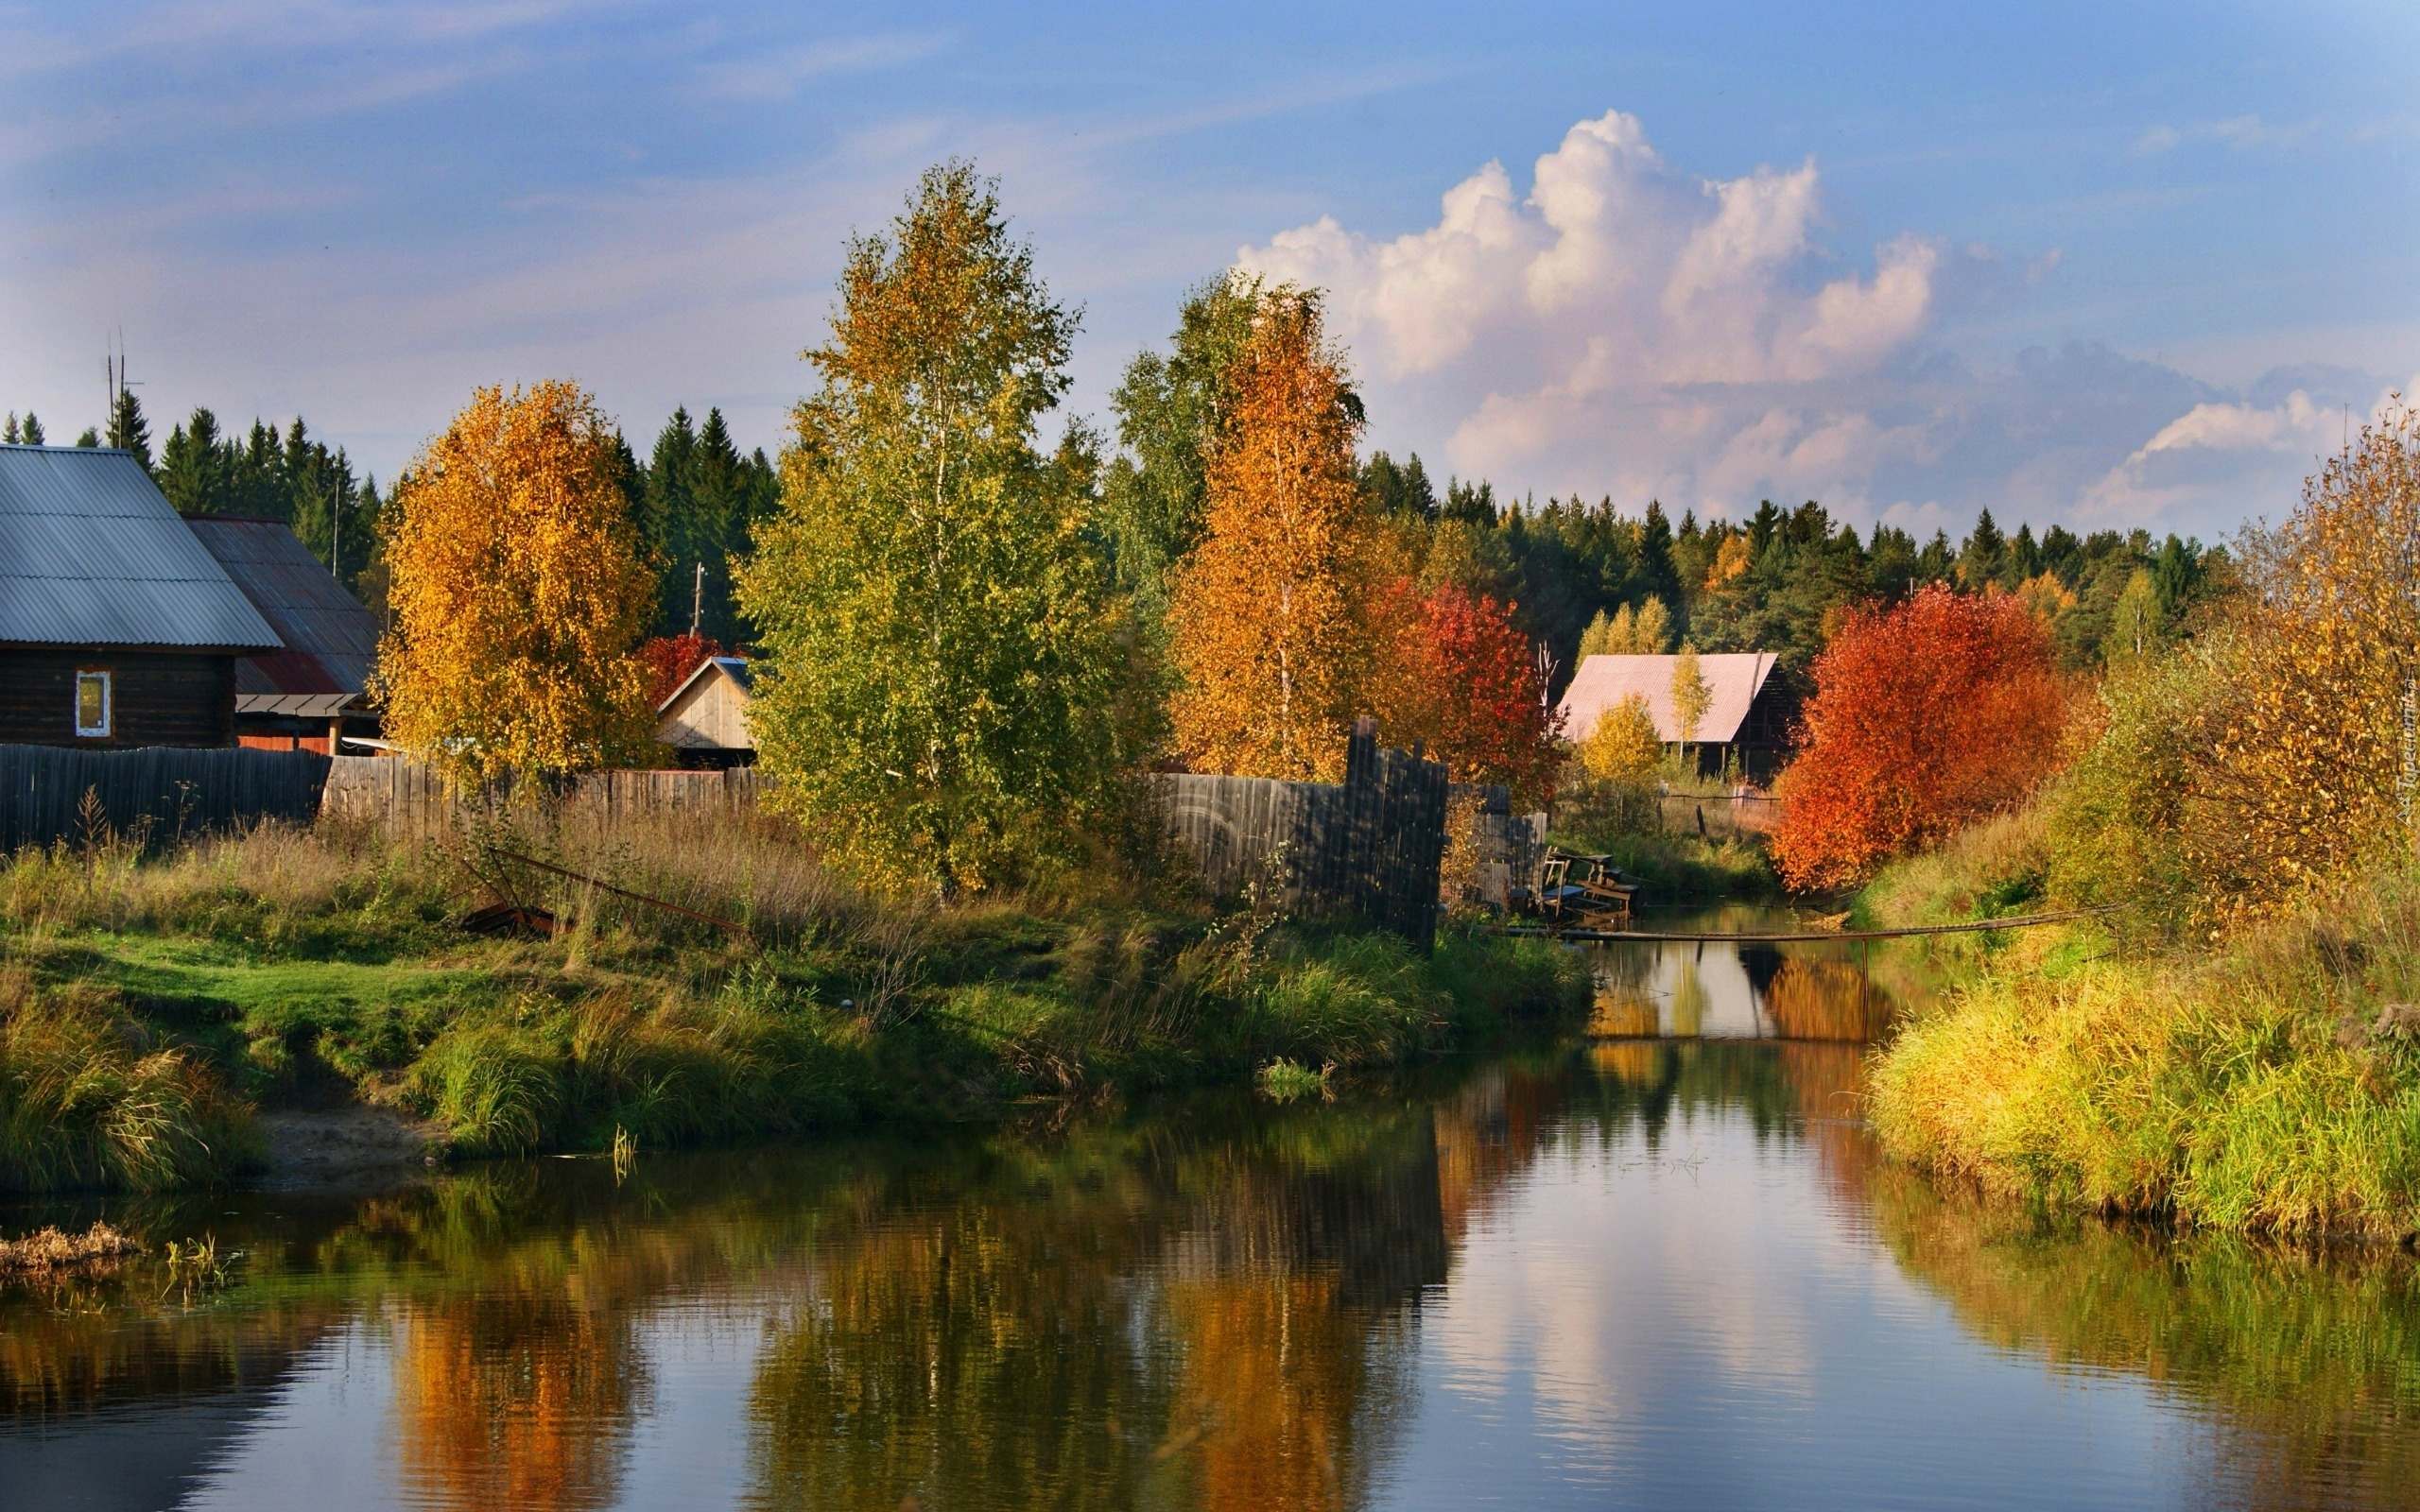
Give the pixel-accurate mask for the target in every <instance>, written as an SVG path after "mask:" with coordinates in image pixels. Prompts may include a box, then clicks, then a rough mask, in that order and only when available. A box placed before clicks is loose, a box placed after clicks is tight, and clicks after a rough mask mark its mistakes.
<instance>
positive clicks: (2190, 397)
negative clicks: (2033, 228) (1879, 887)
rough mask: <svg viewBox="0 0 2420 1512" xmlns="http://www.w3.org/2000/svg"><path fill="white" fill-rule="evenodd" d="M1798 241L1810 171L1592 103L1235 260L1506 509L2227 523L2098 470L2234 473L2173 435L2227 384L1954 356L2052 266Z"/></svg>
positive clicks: (1384, 423) (2082, 352)
mask: <svg viewBox="0 0 2420 1512" xmlns="http://www.w3.org/2000/svg"><path fill="white" fill-rule="evenodd" d="M2238 125H2239V124H2238ZM2248 130H2249V128H2248V127H2245V128H2241V129H2238V131H2237V132H2236V134H2237V135H2242V134H2244V132H2246V131H2248ZM1824 225H1825V219H1824V185H1823V181H1822V178H1821V175H1820V173H1819V170H1818V168H1817V166H1816V163H1814V161H1813V160H1811V159H1810V160H1808V161H1806V162H1804V163H1799V164H1797V165H1796V166H1794V167H1779V168H1777V167H1759V168H1757V169H1756V170H1755V171H1754V172H1752V173H1748V174H1745V175H1742V176H1740V177H1738V178H1734V179H1727V180H1724V179H1708V178H1703V177H1701V176H1698V175H1695V174H1692V173H1689V172H1687V171H1686V170H1685V169H1684V168H1683V167H1681V166H1680V165H1678V164H1676V163H1672V162H1671V161H1670V160H1669V159H1668V158H1666V157H1665V156H1664V155H1663V154H1662V153H1660V152H1658V151H1657V150H1656V148H1655V147H1654V146H1653V145H1652V144H1651V142H1650V141H1649V139H1648V136H1647V132H1646V129H1645V128H1644V127H1643V126H1642V125H1641V123H1640V122H1639V121H1638V120H1637V118H1635V117H1634V116H1631V115H1627V114H1624V113H1622V112H1618V111H1615V112H1607V113H1606V114H1604V115H1602V116H1599V117H1598V118H1597V119H1595V120H1588V121H1582V122H1580V123H1579V124H1577V125H1575V126H1574V127H1572V128H1571V129H1570V130H1569V131H1568V132H1566V133H1565V134H1564V138H1563V141H1562V142H1561V143H1560V144H1559V145H1557V146H1555V147H1554V149H1553V150H1551V151H1549V152H1547V153H1546V154H1545V155H1544V156H1542V157H1540V158H1539V159H1538V160H1537V162H1536V163H1535V164H1534V165H1533V167H1532V169H1531V172H1530V181H1529V185H1528V192H1527V193H1526V194H1524V193H1523V192H1522V189H1521V186H1520V185H1518V184H1517V183H1516V182H1515V180H1514V178H1513V174H1512V173H1511V172H1509V171H1508V170H1507V169H1506V168H1505V167H1504V166H1503V165H1502V164H1501V163H1487V164H1485V165H1484V166H1482V167H1480V168H1479V169H1478V171H1477V172H1476V173H1473V174H1472V175H1470V176H1469V177H1468V178H1466V179H1464V180H1462V181H1461V182H1460V183H1458V184H1456V185H1454V186H1453V187H1452V188H1450V189H1448V190H1447V191H1446V192H1445V194H1444V195H1443V198H1442V200H1441V203H1440V212H1439V215H1438V217H1437V219H1436V221H1435V223H1434V224H1432V225H1429V226H1426V227H1425V228H1422V229H1420V230H1416V231H1412V232H1407V233H1405V234H1402V235H1398V236H1394V237H1392V238H1380V237H1374V236H1371V235H1368V234H1365V233H1363V232H1357V231H1354V230H1351V229H1348V228H1347V227H1345V226H1343V225H1341V224H1340V223H1339V222H1338V221H1337V220H1336V219H1335V218H1334V217H1333V216H1322V217H1321V218H1320V219H1318V220H1316V221H1313V222H1311V223H1310V224H1307V225H1304V226H1299V227H1297V228H1294V229H1292V230H1289V231H1285V232H1279V233H1277V234H1276V235H1274V236H1272V237H1271V238H1270V239H1269V241H1268V242H1266V243H1265V244H1262V245H1259V246H1253V247H1247V248H1244V249H1242V250H1241V251H1240V252H1239V253H1238V255H1237V263H1238V265H1239V266H1242V267H1244V268H1247V269H1249V270H1251V271H1253V272H1255V273H1258V274H1260V275H1262V276H1264V277H1267V278H1270V279H1272V280H1277V281H1284V282H1290V283H1298V284H1303V285H1308V286H1317V287H1320V288H1323V289H1325V290H1327V291H1328V299H1329V311H1330V317H1331V321H1332V325H1333V328H1334V330H1335V332H1336V334H1337V335H1339V336H1340V338H1341V339H1343V340H1344V341H1345V342H1346V343H1347V345H1348V346H1350V348H1351V349H1352V351H1353V352H1354V355H1355V358H1356V361H1357V366H1358V369H1359V371H1360V374H1361V377H1362V381H1363V385H1364V387H1365V389H1366V390H1367V391H1368V393H1369V396H1370V399H1371V408H1372V413H1373V415H1374V421H1375V425H1374V432H1373V436H1372V440H1373V443H1374V444H1376V445H1381V446H1389V447H1391V448H1392V449H1394V450H1398V451H1403V450H1410V449H1413V448H1419V449H1422V450H1424V451H1426V453H1428V454H1429V455H1431V456H1432V457H1434V456H1436V455H1438V454H1439V453H1440V452H1441V451H1442V453H1443V458H1444V460H1445V462H1446V463H1447V465H1448V466H1450V467H1451V468H1452V469H1454V470H1455V471H1457V472H1462V473H1466V474H1473V475H1485V476H1488V477H1490V478H1492V479H1494V480H1495V482H1496V483H1497V485H1498V486H1499V488H1505V487H1509V488H1511V489H1512V490H1513V491H1515V492H1525V491H1526V492H1534V493H1538V494H1542V495H1543V494H1552V493H1564V492H1580V493H1583V494H1586V495H1589V496H1596V495H1599V494H1607V493H1609V494H1611V495H1613V496H1614V497H1615V498H1616V500H1618V501H1620V502H1622V503H1624V504H1626V505H1629V506H1631V507H1637V506H1639V505H1642V504H1644V503H1645V502H1646V500H1647V499H1648V498H1651V497H1653V498H1660V499H1661V500H1663V501H1664V503H1665V504H1666V505H1667V506H1668V507H1673V508H1675V509H1678V508H1681V507H1688V508H1694V509H1697V510H1699V511H1701V512H1713V513H1723V514H1732V515H1737V514H1738V513H1740V512H1742V511H1745V510H1752V509H1754V508H1755V507H1756V504H1757V503H1758V502H1759V501H1760V500H1762V499H1765V498H1773V499H1777V500H1782V501H1784V502H1788V501H1790V500H1794V499H1799V498H1809V497H1812V498H1821V499H1823V500H1824V502H1825V503H1826V504H1827V505H1828V506H1831V507H1833V508H1834V509H1835V512H1836V513H1839V514H1841V515H1844V516H1846V517H1848V518H1851V519H1858V520H1875V519H1886V518H1887V519H1890V520H1891V521H1893V523H1907V524H1916V523H1919V522H1933V521H1942V520H1952V519H1962V520H1967V521H1971V520H1972V518H1973V513H1974V511H1975V510H1976V509H1978V508H1979V507H1987V506H1988V507H1992V508H1994V509H1995V510H1998V511H2000V512H2002V513H2003V514H2004V515H2005V516H2008V517H2010V518H2030V519H2033V520H2037V521H2043V522H2046V523H2047V522H2048V520H2051V519H2076V520H2082V519H2083V518H2084V517H2085V516H2086V515H2087V514H2090V515H2092V516H2094V517H2095V518H2099V519H2101V520H2104V521H2113V522H2114V521H2116V520H2118V518H2120V517H2123V518H2124V523H2125V524H2130V525H2131V524H2146V525H2159V524H2181V525H2182V526H2184V527H2187V528H2192V527H2201V528H2204V529H2205V530H2207V531H2208V532H2209V533H2213V534H2215V533H2218V532H2219V531H2220V530H2222V529H2224V528H2226V527H2228V526H2230V525H2231V524H2232V523H2233V521H2232V519H2228V520H2224V521H2220V520H2218V519H2217V515H2222V514H2225V513H2227V512H2228V511H2229V510H2230V509H2232V510H2233V517H2234V518H2240V516H2241V514H2242V512H2243V510H2242V509H2241V508H2240V507H2235V506H2234V505H2232V504H2231V503H2230V500H2229V498H2228V496H2227V494H2226V490H2224V489H2223V488H2214V486H2213V484H2212V481H2211V476H2204V477H2203V478H2202V480H2201V481H2199V482H2196V483H2191V484H2185V485H2178V486H2175V487H2164V488H2161V489H2157V490H2136V491H2133V492H2128V491H2126V490H2121V489H2118V488H2116V487H2114V486H2109V485H2108V479H2109V478H2110V476H2111V475H2112V473H2113V470H2117V469H2121V468H2123V467H2125V466H2127V465H2129V463H2130V459H2132V458H2135V457H2136V456H2138V455H2141V456H2152V457H2157V456H2159V455H2162V454H2163V453H2178V454H2181V453H2182V452H2184V451H2187V450H2191V451H2195V452H2197V453H2211V454H2213V455H2217V454H2219V453H2221V452H2223V453H2224V454H2225V455H2234V456H2237V457H2238V460H2240V459H2241V457H2242V456H2243V455H2244V453H2243V451H2242V449H2241V448H2237V449H2236V450H2234V451H2232V452H2226V451H2225V449H2224V448H2221V447H2218V446H2216V445H2215V444H2214V439H2204V437H2205V436H2207V437H2209V438H2216V437H2217V436H2218V435H2219V434H2220V432H2221V430H2222V429H2223V428H2224V427H2225V426H2226V425H2227V424H2228V423H2230V421H2228V420H2227V419H2226V417H2225V415H2224V414H2222V412H2224V411H2227V410H2229V409H2230V407H2231V406H2232V407H2234V408H2245V406H2246V404H2248V403H2249V401H2247V400H2246V399H2245V396H2241V395H2236V394H2229V393H2225V392H2221V391H2220V390H2217V389H2213V388H2211V387H2208V386H2206V385H2203V384H2200V383H2197V382H2196V381H2194V380H2193V379H2191V378H2188V377H2187V376H2186V375H2185V374H2183V373H2180V372H2177V371H2175V370H2174V369H2169V368H2166V367H2164V366H2161V365H2158V364H2155V363H2147V362H2141V361H2137V360H2135V359H2131V358H2127V357H2125V356H2122V355H2120V354H2118V353H2116V352H2111V351H2109V350H2108V349H2106V348H2104V347H2099V346H2094V345H2091V344H2089V343H2083V344H2076V345H2071V346H2069V347H2066V348H2065V349H2063V350H2061V351H2059V352H2048V351H2031V352H2024V353H2022V354H2019V355H2018V356H2017V357H2016V358H2014V360H2013V361H2012V360H2009V359H2005V358H2003V359H2001V360H1999V361H1997V362H1996V363H1992V364H1989V365H1978V364H1976V363H1973V362H1970V361H1969V360H1967V359H1966V358H1964V357H1962V355H1961V354H1959V352H1957V350H1956V347H1955V343H1954V340H1953V339H1952V337H1953V335H1954V334H1955V333H1954V330H1953V329H1952V328H1953V327H1954V325H1955V322H1956V321H1957V320H1958V318H1960V317H1961V316H1962V315H1972V314H1973V313H1975V312H1976V311H1978V310H1980V309H1984V308H1987V307H1991V306H1996V305H2000V304H2004V303H2007V302H2009V301H2016V300H2021V299H2022V298H2023V297H2024V293H2025V290H2026V289H2027V288H2029V287H2030V286H2031V284H2032V283H2035V282H2036V281H2037V280H2039V279H2040V278H2042V277H2045V276H2048V273H2049V272H2050V271H2051V270H2052V269H2053V268H2054V267H2055V266H2056V261H2057V258H2056V253H2055V251H2054V252H2052V253H2050V254H2049V255H2047V256H2044V257H2042V258H2040V259H2038V260H2036V261H2035V262H2033V263H2032V264H2031V266H2016V265H2014V264H2012V262H2011V260H2010V259H2008V258H2007V257H2005V256H2003V255H2002V254H2001V253H1999V252H1997V251H1996V250H1995V249H1991V248H1987V247H1975V246H1963V245H1958V244H1955V243H1953V242H1951V241H1949V240H1948V239H1945V238H1943V237H1938V236H1928V235H1925V234H1923V233H1921V232H1905V233H1902V234H1898V235H1896V236H1893V238H1891V239H1890V240H1887V241H1884V242H1882V243H1880V244H1879V245H1878V246H1876V247H1873V248H1872V249H1870V251H1869V252H1868V253H1867V255H1866V256H1865V257H1863V258H1861V259H1859V260H1858V261H1857V262H1854V263H1852V262H1850V261H1848V260H1846V259H1844V258H1843V257H1842V256H1841V255H1840V254H1839V253H1837V252H1836V251H1835V250H1834V249H1832V248H1830V247H1827V246H1826V245H1825V244H1824V241H1823V239H1822V236H1821V232H1823V230H1824ZM2336 387H2338V388H2341V387H2342V383H2341V382H2339V383H2337V384H2336ZM2332 397H2333V390H2331V399H2330V400H2329V401H2323V400H2322V399H2320V398H2319V397H2317V391H2316V390H2314V391H2313V392H2312V393H2308V394H2305V395H2304V396H2303V402H2304V404H2306V405H2307V406H2309V405H2318V404H2323V403H2325V402H2332ZM2365 397H2366V396H2365ZM2252 407H2255V408H2258V409H2259V410H2260V412H2261V413H2262V414H2264V415H2265V414H2267V413H2268V411H2269V410H2272V409H2274V410H2276V411H2277V413H2278V416H2279V417H2280V418H2279V419H2277V420H2276V421H2274V422H2271V421H2255V420H2251V419H2248V418H2247V419H2244V420H2241V421H2235V422H2234V423H2238V425H2251V426H2252V427H2253V428H2254V429H2255V430H2257V429H2258V428H2259V426H2261V425H2264V424H2267V425H2272V429H2271V430H2270V431H2267V432H2263V433H2262V434H2264V435H2267V436H2268V437H2270V439H2271V441H2272V442H2273V444H2272V445H2269V446H2268V449H2267V450H2264V451H2261V452H2260V453H2259V454H2258V455H2260V456H2262V457H2264V458H2266V457H2271V456H2282V455H2288V454H2290V453H2292V452H2294V450H2295V448H2298V447H2300V446H2301V445H2302V442H2301V439H2300V438H2302V437H2303V436H2304V434H2305V431H2307V430H2308V427H2307V426H2303V425H2301V422H2300V421H2296V420H2295V419H2294V416H2295V415H2296V414H2298V413H2300V412H2297V411H2294V410H2293V409H2292V408H2291V401H2290V399H2285V398H2280V399H2278V400H2276V401H2275V402H2273V403H2271V402H2267V401H2263V402H2261V403H2260V404H2257V405H2254V406H2252ZM2316 412H2317V411H2316V409H2312V410H2311V413H2316ZM2249 413H2250V411H2249V410H2247V416H2249ZM2196 417H2199V418H2196ZM2179 426H2182V427H2184V429H2182V430H2179V429H2177V427H2179ZM2281 449H2282V450H2281ZM2221 471H2223V470H2222V469H2221ZM2212 475H2213V476H2214V475H2215V474H2212ZM2264 476H2265V474H2264ZM2214 511H2215V513H2213V512H2214ZM2204 515H2211V516H2212V518H2210V519H2207V520H2205V519H2204Z"/></svg>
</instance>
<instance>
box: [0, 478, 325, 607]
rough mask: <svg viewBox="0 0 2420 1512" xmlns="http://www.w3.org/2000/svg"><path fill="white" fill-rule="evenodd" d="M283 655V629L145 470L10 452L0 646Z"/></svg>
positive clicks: (0, 484)
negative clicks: (220, 649)
mask: <svg viewBox="0 0 2420 1512" xmlns="http://www.w3.org/2000/svg"><path fill="white" fill-rule="evenodd" d="M7 641H16V642H26V643H33V644H44V645H179V646H197V647H199V646H226V647H229V648H231V649H234V650H264V651H274V650H276V649H278V648H279V645H280V642H279V640H278V636H277V631H276V630H274V629H272V628H270V627H269V625H268V621H266V620H264V619H263V618H261V615H260V611H259V610H255V609H253V608H252V606H251V601H250V600H248V599H247V598H245V597H244V594H243V592H242V591H241V590H240V589H238V588H237V587H236V586H235V584H234V582H233V580H232V579H231V578H229V577H228V576H227V572H226V569H225V568H223V567H221V566H219V565H218V562H217V560H216V558H213V557H212V556H211V555H210V553H209V552H208V551H206V550H204V549H203V548H202V544H201V542H200V541H198V540H196V539H195V537H194V533H193V532H192V531H190V530H188V529H186V528H185V523H184V522H183V521H182V520H181V519H179V518H178V517H177V511H176V510H174V509H172V508H170V507H168V501H167V500H166V499H165V498H164V497H163V496H162V495H161V492H160V490H159V489H158V488H156V487H154V486H153V484H152V482H151V477H150V474H148V473H147V472H144V471H143V467H142V464H140V463H138V462H136V461H135V460H134V458H133V456H132V455H130V454H129V453H126V452H122V451H117V450H113V449H109V448H102V447H91V446H0V642H7Z"/></svg>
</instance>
